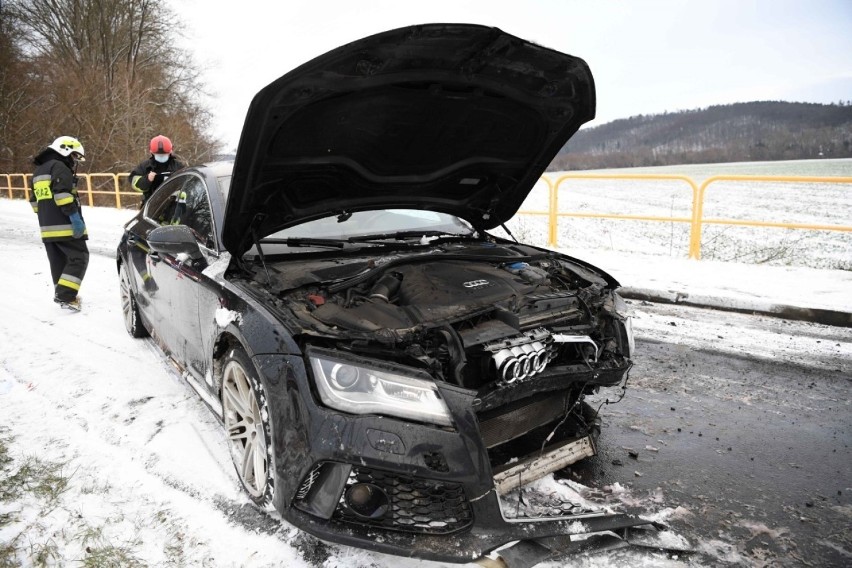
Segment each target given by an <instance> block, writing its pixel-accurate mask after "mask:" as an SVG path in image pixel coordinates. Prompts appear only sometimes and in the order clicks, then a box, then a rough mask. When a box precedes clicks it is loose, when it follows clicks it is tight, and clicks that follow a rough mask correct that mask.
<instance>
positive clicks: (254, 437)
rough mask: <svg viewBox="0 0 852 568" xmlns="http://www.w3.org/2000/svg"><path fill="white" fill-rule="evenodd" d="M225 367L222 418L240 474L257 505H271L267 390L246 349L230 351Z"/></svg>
mask: <svg viewBox="0 0 852 568" xmlns="http://www.w3.org/2000/svg"><path fill="white" fill-rule="evenodd" d="M222 369H223V371H222V417H223V421H224V424H225V435H226V437H227V443H228V449H229V450H230V453H231V459H232V460H233V462H234V467H235V468H236V470H237V476H238V477H239V478H240V483H242V485H243V488H244V489H245V491H246V493H248V496H249V498H250V499H251V500H252V501H253V502H254V503H255V504H256V505H259V506H261V507H271V505H272V496H273V490H274V466H273V463H274V461H273V456H272V433H271V429H270V425H269V409H268V406H267V403H266V391H265V390H264V387H263V384H262V383H261V381H260V380H259V379H258V377H257V371H256V370H255V367H254V365H253V364H252V362H251V360H250V359H249V356H248V355H247V354H246V352H245V351H244V350H243V349H242V348H239V347H235V348H232V349H231V350H230V351H229V353H228V355H227V356H226V357H225V360H224V364H223V366H222Z"/></svg>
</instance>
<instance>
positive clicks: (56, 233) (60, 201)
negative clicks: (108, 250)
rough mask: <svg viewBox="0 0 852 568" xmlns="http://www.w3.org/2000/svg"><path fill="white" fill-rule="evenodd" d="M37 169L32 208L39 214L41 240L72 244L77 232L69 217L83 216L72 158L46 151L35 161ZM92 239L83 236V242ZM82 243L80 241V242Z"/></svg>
mask: <svg viewBox="0 0 852 568" xmlns="http://www.w3.org/2000/svg"><path fill="white" fill-rule="evenodd" d="M34 162H35V165H36V169H35V172H33V179H32V184H31V186H30V188H31V189H32V192H31V193H30V205H32V208H33V211H34V212H35V213H37V214H38V224H39V227H41V240H42V241H44V242H52V241H71V240H75V239H74V232H73V230H72V228H71V220H70V219H69V216H71V215H73V214H74V213H79V214H80V217H81V218H82V216H83V211H82V208H81V207H80V199H79V198H78V197H77V178H76V176H75V175H74V172H73V171H71V168H72V167H73V165H74V162H73V160H72V158H66V157H63V156H61V155H60V154H59V153H57V152H56V151H54V150H53V149H51V148H46V149H45V150H43V151H42V152H41V153H39V155H38V156H36V157H35V160H34ZM88 238H89V235H88V232H85V233H83V236H82V237H81V239H82V240H86V239H88ZM78 240H80V239H78Z"/></svg>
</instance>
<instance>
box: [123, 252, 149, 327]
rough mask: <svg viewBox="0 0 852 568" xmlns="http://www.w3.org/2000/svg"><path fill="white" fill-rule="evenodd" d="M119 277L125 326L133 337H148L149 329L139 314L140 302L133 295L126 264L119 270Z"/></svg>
mask: <svg viewBox="0 0 852 568" xmlns="http://www.w3.org/2000/svg"><path fill="white" fill-rule="evenodd" d="M118 278H119V294H120V295H121V313H122V315H123V316H124V327H125V329H127V333H129V334H130V336H131V337H136V338H140V337H147V336H148V330H147V329H145V325H144V324H143V323H142V318H141V317H140V316H139V304H137V303H136V296H134V295H133V288H131V286H130V277H129V276H128V275H127V269H126V268H125V267H124V264H122V265H121V267H120V268H119V270H118Z"/></svg>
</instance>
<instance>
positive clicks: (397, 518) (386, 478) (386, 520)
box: [334, 467, 473, 534]
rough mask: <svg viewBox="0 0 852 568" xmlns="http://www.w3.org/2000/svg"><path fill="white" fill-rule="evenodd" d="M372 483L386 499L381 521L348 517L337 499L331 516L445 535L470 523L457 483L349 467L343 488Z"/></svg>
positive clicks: (350, 515)
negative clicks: (380, 489)
mask: <svg viewBox="0 0 852 568" xmlns="http://www.w3.org/2000/svg"><path fill="white" fill-rule="evenodd" d="M355 483H372V484H375V485H377V486H379V487H381V488H382V489H383V490H384V492H385V493H386V494H387V496H388V498H389V499H390V510H389V512H388V514H387V515H385V516H384V517H383V518H381V519H364V518H363V517H359V516H357V515H355V514H354V513H352V512H351V511H350V510H349V508H348V507H347V506H346V505H345V503H344V501H343V499H342V498H341V501H340V503H339V504H338V506H337V509H336V510H335V513H334V518H335V519H336V520H340V521H345V522H351V523H357V524H360V525H367V526H375V527H377V528H384V529H391V530H398V531H405V532H415V533H426V534H447V533H451V532H455V531H458V530H461V529H463V528H465V527H467V526H469V525H470V524H471V523H472V520H473V519H472V515H471V510H470V504H469V503H468V501H467V499H466V498H465V495H464V489H463V488H462V486H461V485H460V484H458V483H447V482H443V481H433V480H427V479H419V478H414V477H409V476H403V475H396V474H391V473H386V472H381V471H377V470H373V469H367V468H363V467H353V468H352V472H351V473H350V475H349V480H348V482H347V484H346V486H347V487H349V486H351V485H353V484H355Z"/></svg>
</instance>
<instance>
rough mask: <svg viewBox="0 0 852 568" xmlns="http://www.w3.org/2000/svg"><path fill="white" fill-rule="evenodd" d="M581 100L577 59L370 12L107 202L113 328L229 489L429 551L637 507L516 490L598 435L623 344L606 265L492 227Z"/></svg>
mask: <svg viewBox="0 0 852 568" xmlns="http://www.w3.org/2000/svg"><path fill="white" fill-rule="evenodd" d="M594 113H595V90H594V83H593V79H592V75H591V73H590V71H589V68H588V66H587V65H586V63H585V62H584V61H583V60H581V59H579V58H577V57H573V56H570V55H566V54H563V53H560V52H557V51H554V50H551V49H547V48H544V47H541V46H538V45H535V44H533V43H530V42H528V41H525V40H522V39H519V38H517V37H514V36H512V35H509V34H507V33H505V32H503V31H501V30H498V29H495V28H489V27H483V26H476V25H467V24H446V25H445V24H433V25H423V26H412V27H408V28H403V29H398V30H393V31H389V32H385V33H381V34H378V35H374V36H371V37H367V38H365V39H362V40H359V41H356V42H354V43H351V44H348V45H345V46H343V47H340V48H338V49H335V50H333V51H331V52H329V53H327V54H325V55H322V56H320V57H318V58H316V59H314V60H312V61H310V62H308V63H305V64H304V65H302V66H300V67H298V68H297V69H295V70H293V71H291V72H290V73H287V74H286V75H284V76H283V77H281V78H280V79H278V80H277V81H275V82H273V83H271V84H270V85H268V86H267V87H265V88H264V89H262V90H261V91H260V92H259V93H258V94H257V95H256V96H255V98H254V100H253V101H252V103H251V106H250V108H249V110H248V114H247V117H246V120H245V125H244V130H243V132H242V136H241V139H240V143H239V146H238V149H237V153H236V158H235V160H234V161H233V163H230V162H229V163H215V164H208V165H205V166H199V167H192V168H187V169H184V170H182V171H180V172H176V173H175V174H173V175H172V177H171V178H170V179H169V180H168V181H167V182H166V183H164V184H163V186H162V187H161V188H160V189H159V190H158V191H157V192H156V193H155V194H154V195H153V196H152V197H151V199H150V200H149V201H148V202H147V203H146V206H145V208H144V210H142V211H141V212H140V213H139V214H138V215H137V216H136V217H135V218H134V219H133V220H131V221H130V222H129V223H128V224H127V225H126V226H125V230H124V235H123V237H122V239H121V242H120V244H119V247H118V253H117V264H118V273H119V278H120V284H121V286H120V289H121V301H122V309H123V315H124V320H125V323H126V327H127V330H128V332H129V333H130V334H131V335H133V336H134V337H145V336H148V335H150V336H151V337H152V339H153V340H154V341H155V343H156V344H157V345H158V346H159V347H160V348H161V349H162V350H163V351H164V352H165V353H166V354H167V355H168V356H169V357H170V358H171V359H172V361H173V362H174V364H175V365H176V366H178V368H179V369H180V371H181V373H182V375H183V376H184V377H185V378H186V380H187V381H188V382H189V383H190V384H191V385H192V386H193V388H194V389H195V390H196V391H197V392H198V393H199V395H200V396H201V397H202V398H203V400H205V402H206V403H207V404H208V405H209V406H210V408H211V409H212V410H213V411H214V412H215V413H216V414H217V416H218V417H219V418H220V419H221V421H222V423H223V426H224V430H225V434H226V436H227V439H228V442H229V447H230V449H231V453H232V456H233V460H234V464H235V466H236V470H237V473H238V475H239V479H240V481H241V482H242V484H243V486H244V487H245V490H246V492H247V494H248V495H249V496H250V498H251V500H252V501H254V502H255V503H256V504H257V505H259V506H270V507H274V508H275V509H276V510H277V511H278V512H279V513H280V514H281V515H282V516H283V518H284V519H286V520H287V521H289V522H290V523H292V524H293V525H295V526H297V527H299V528H301V529H303V530H305V531H307V532H309V533H311V534H313V535H316V536H318V537H320V538H322V539H325V540H328V541H332V542H337V543H342V544H347V545H352V546H359V547H368V548H371V549H374V550H379V551H382V552H388V553H392V554H399V555H404V556H416V557H420V558H426V559H432V560H441V561H450V562H469V561H472V560H476V559H478V558H481V557H483V556H485V555H488V554H489V553H492V552H493V551H494V550H495V549H498V548H500V547H503V546H504V545H506V544H507V543H511V542H520V543H536V546H547V545H548V544H552V543H553V542H554V541H552V540H551V541H549V540H548V539H553V538H562V539H563V545H564V544H565V543H567V542H570V541H571V538H572V537H576V536H578V535H579V536H583V537H584V539H586V540H587V539H588V536H589V535H590V534H594V533H600V532H605V531H610V532H611V531H615V532H617V531H620V530H625V529H627V528H629V527H634V526H636V525H642V524H648V523H647V522H646V521H642V520H640V519H637V518H634V517H631V516H629V515H624V514H619V513H614V512H612V511H609V510H603V509H597V508H594V507H590V506H588V505H587V504H584V503H571V502H556V503H553V502H548V503H545V502H534V501H533V500H530V499H529V498H526V499H521V498H519V493H520V491H521V490H522V489H523V488H524V487H525V486H527V485H528V484H530V483H533V482H535V481H536V480H539V479H541V478H543V477H545V476H547V475H549V474H551V473H553V472H554V471H557V470H560V469H563V468H565V467H566V466H567V465H570V464H572V463H574V462H576V461H578V460H580V459H583V458H584V457H589V456H592V455H594V454H595V444H596V438H597V434H598V432H599V429H600V419H599V417H598V415H597V410H596V408H593V407H592V406H590V405H589V404H588V403H587V402H586V400H585V399H586V397H587V396H588V395H590V394H593V393H595V392H597V391H598V390H599V389H600V388H601V387H612V386H616V385H620V384H622V382H623V381H625V380H626V377H627V373H628V371H629V370H630V367H631V355H632V351H633V337H632V331H631V326H630V319H629V318H628V317H627V316H626V313H625V306H624V302H623V301H622V300H621V298H620V297H619V295H618V293H617V289H618V286H619V285H618V283H617V282H616V281H615V280H614V279H613V278H612V277H611V276H609V275H607V274H606V273H604V272H603V271H601V270H600V269H598V268H595V267H594V266H591V265H589V264H587V263H586V262H583V261H580V260H578V259H575V258H570V257H568V256H565V255H562V254H559V253H556V252H554V251H551V250H547V249H545V248H540V247H536V246H531V245H527V244H523V243H519V242H516V241H514V240H512V239H511V238H507V237H501V236H497V235H495V234H494V233H495V229H498V228H500V227H505V223H506V222H507V221H508V220H509V219H510V218H511V217H512V216H513V215H514V214H515V213H516V212H517V211H518V209H519V207H520V206H521V204H522V202H523V201H524V199H525V197H526V196H527V194H528V193H529V192H530V190H531V188H532V187H533V185H534V184H535V183H536V181H537V180H538V179H539V177H540V176H541V174H542V173H543V172H544V170H545V168H546V166H547V165H548V164H549V163H550V161H551V159H552V158H553V156H554V155H555V154H556V152H557V151H558V150H559V149H560V148H562V146H563V145H564V144H565V142H566V141H567V140H568V139H569V138H570V137H571V136H572V135H573V134H574V133H575V132H576V131H577V130H578V129H579V128H580V126H581V125H582V124H583V123H585V122H587V121H589V120H591V119H592V118H593V117H594ZM565 539H567V540H565ZM551 548H552V547H551Z"/></svg>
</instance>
